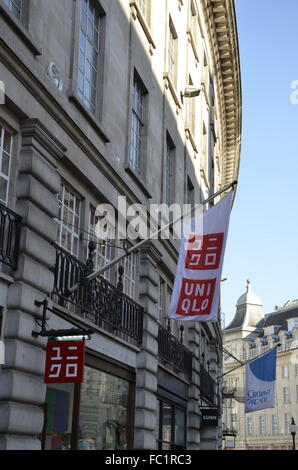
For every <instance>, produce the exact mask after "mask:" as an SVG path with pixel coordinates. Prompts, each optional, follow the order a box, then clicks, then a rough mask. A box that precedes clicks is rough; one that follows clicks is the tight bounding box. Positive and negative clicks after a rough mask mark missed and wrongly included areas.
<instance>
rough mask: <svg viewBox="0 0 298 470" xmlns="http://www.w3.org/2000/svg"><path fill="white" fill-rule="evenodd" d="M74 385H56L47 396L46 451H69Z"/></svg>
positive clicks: (49, 388)
mask: <svg viewBox="0 0 298 470" xmlns="http://www.w3.org/2000/svg"><path fill="white" fill-rule="evenodd" d="M73 402H74V384H72V383H71V384H67V383H66V384H55V385H53V387H52V386H51V387H48V389H47V394H46V406H45V415H46V418H47V419H46V437H45V450H69V449H70V446H71V432H72V410H73Z"/></svg>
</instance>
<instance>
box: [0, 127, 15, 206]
mask: <svg viewBox="0 0 298 470" xmlns="http://www.w3.org/2000/svg"><path fill="white" fill-rule="evenodd" d="M11 154H12V135H11V133H10V132H9V131H8V130H7V129H5V128H4V127H2V126H1V125H0V202H1V203H2V204H5V205H6V204H7V201H8V189H9V175H10V163H11Z"/></svg>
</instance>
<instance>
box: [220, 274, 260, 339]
mask: <svg viewBox="0 0 298 470" xmlns="http://www.w3.org/2000/svg"><path fill="white" fill-rule="evenodd" d="M263 319H264V315H263V303H262V301H261V299H260V298H259V297H258V296H257V295H256V294H254V292H253V291H252V289H251V281H250V280H249V279H248V280H247V285H246V292H245V294H242V295H241V296H240V297H239V299H238V302H237V304H236V314H235V316H234V318H233V320H232V321H231V323H230V324H229V325H228V326H227V327H226V330H232V329H235V328H237V329H239V328H240V329H241V328H247V327H248V328H255V327H256V326H257V325H258V324H259V323H260V322H261V321H262V320H263Z"/></svg>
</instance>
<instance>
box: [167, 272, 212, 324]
mask: <svg viewBox="0 0 298 470" xmlns="http://www.w3.org/2000/svg"><path fill="white" fill-rule="evenodd" d="M215 283H216V279H205V280H202V279H201V280H195V279H185V278H183V279H182V286H181V291H180V297H179V301H178V305H177V310H176V311H177V313H178V314H179V315H190V316H194V315H209V313H210V311H211V306H212V302H213V296H214V290H215Z"/></svg>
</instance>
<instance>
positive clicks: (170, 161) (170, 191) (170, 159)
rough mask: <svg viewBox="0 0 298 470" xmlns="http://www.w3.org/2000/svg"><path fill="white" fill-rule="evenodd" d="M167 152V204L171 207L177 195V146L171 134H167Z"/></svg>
mask: <svg viewBox="0 0 298 470" xmlns="http://www.w3.org/2000/svg"><path fill="white" fill-rule="evenodd" d="M166 151H167V155H166V204H168V205H171V204H172V203H173V202H174V195H175V145H174V144H173V141H172V139H171V138H170V136H169V134H167V150H166Z"/></svg>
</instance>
